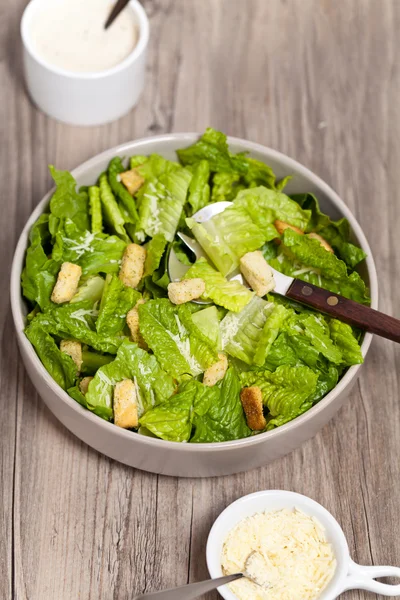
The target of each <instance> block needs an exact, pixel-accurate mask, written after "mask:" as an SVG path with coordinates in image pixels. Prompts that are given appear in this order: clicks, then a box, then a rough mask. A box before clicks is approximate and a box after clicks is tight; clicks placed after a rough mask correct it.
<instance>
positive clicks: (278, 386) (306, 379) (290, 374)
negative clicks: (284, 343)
mask: <svg viewBox="0 0 400 600" xmlns="http://www.w3.org/2000/svg"><path fill="white" fill-rule="evenodd" d="M240 379H241V382H242V384H243V385H244V386H246V387H250V386H258V387H259V388H260V389H261V392H262V396H263V403H264V405H265V406H267V408H268V410H269V412H270V414H271V416H272V417H290V419H294V417H296V416H298V415H299V414H300V411H301V407H302V405H303V404H304V403H305V402H306V401H307V400H310V398H311V397H312V396H313V395H314V394H315V390H316V387H317V381H318V375H317V374H316V373H314V372H313V371H312V370H311V369H310V368H308V367H305V366H299V367H290V366H287V365H283V366H280V367H278V368H277V369H276V371H274V372H273V373H271V372H270V371H267V370H263V371H247V372H246V373H242V374H241V376H240ZM290 419H289V420H290Z"/></svg>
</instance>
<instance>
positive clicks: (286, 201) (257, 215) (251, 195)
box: [234, 187, 311, 239]
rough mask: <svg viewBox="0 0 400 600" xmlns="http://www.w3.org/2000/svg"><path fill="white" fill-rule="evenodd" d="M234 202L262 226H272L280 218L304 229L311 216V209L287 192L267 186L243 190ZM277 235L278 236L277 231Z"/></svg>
mask: <svg viewBox="0 0 400 600" xmlns="http://www.w3.org/2000/svg"><path fill="white" fill-rule="evenodd" d="M234 204H235V205H236V206H242V207H243V208H245V209H246V211H247V212H248V214H249V215H250V216H251V219H252V220H253V222H254V223H255V224H256V225H258V226H259V227H260V228H265V227H268V226H269V227H270V226H271V224H273V223H274V221H275V220H276V219H279V220H280V221H284V222H285V223H289V224H290V225H294V226H295V227H298V228H299V229H301V230H303V231H304V230H305V229H306V227H307V224H308V222H309V220H310V216H311V211H309V210H303V209H302V208H301V207H300V206H299V205H298V204H297V202H295V201H294V200H291V199H290V198H289V196H286V194H282V192H276V191H274V190H268V189H267V188H265V187H256V188H252V189H248V190H242V191H241V192H239V194H238V195H237V196H236V199H235V200H234ZM275 237H278V233H277V232H276V235H275ZM268 239H272V238H268Z"/></svg>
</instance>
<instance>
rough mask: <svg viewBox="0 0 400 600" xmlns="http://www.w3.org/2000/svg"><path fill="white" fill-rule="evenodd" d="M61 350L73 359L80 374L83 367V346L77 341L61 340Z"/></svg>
mask: <svg viewBox="0 0 400 600" xmlns="http://www.w3.org/2000/svg"><path fill="white" fill-rule="evenodd" d="M60 350H61V352H64V353H65V354H68V355H69V356H70V357H71V358H72V360H73V361H74V363H75V364H76V368H77V369H78V373H79V372H80V370H81V367H82V344H81V343H80V342H77V341H75V340H61V343H60Z"/></svg>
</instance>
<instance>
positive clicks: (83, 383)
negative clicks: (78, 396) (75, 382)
mask: <svg viewBox="0 0 400 600" xmlns="http://www.w3.org/2000/svg"><path fill="white" fill-rule="evenodd" d="M92 379H93V377H84V378H83V379H82V381H81V382H80V384H79V389H80V391H81V392H82V394H83V395H84V396H85V395H86V393H87V391H88V387H89V383H90V382H91V381H92Z"/></svg>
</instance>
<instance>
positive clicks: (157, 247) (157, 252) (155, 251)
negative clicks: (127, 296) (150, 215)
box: [143, 233, 168, 277]
mask: <svg viewBox="0 0 400 600" xmlns="http://www.w3.org/2000/svg"><path fill="white" fill-rule="evenodd" d="M167 243H168V242H167V240H166V239H165V236H164V234H162V233H157V234H156V235H155V236H154V237H153V239H151V240H150V242H149V243H148V245H147V253H146V262H145V266H144V275H143V276H144V277H147V276H148V275H153V273H154V271H156V270H157V269H158V268H159V266H160V263H161V259H162V257H163V254H164V252H165V248H166V246H167Z"/></svg>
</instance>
